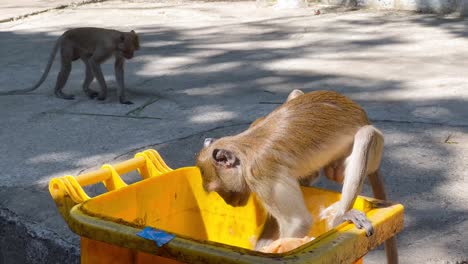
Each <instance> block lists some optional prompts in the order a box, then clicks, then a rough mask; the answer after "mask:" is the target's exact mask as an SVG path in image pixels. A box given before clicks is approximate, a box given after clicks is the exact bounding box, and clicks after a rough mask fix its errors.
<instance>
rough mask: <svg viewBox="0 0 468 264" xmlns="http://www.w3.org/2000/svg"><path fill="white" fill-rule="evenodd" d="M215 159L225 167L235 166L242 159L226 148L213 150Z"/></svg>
mask: <svg viewBox="0 0 468 264" xmlns="http://www.w3.org/2000/svg"><path fill="white" fill-rule="evenodd" d="M213 159H214V160H215V161H216V164H217V165H219V166H223V167H225V168H234V167H236V166H239V164H240V161H239V159H238V158H237V157H236V155H234V153H232V152H231V151H229V150H225V149H215V150H213Z"/></svg>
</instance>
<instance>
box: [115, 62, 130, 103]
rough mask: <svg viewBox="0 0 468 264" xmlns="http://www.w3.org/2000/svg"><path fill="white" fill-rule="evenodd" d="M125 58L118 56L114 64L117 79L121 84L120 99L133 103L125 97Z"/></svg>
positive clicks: (123, 101)
mask: <svg viewBox="0 0 468 264" xmlns="http://www.w3.org/2000/svg"><path fill="white" fill-rule="evenodd" d="M124 62H125V60H124V58H122V57H116V59H115V64H114V71H115V79H116V80H117V84H118V86H119V100H120V103H121V104H133V103H132V102H131V101H129V100H127V98H126V97H125V86H124Z"/></svg>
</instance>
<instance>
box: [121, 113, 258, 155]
mask: <svg viewBox="0 0 468 264" xmlns="http://www.w3.org/2000/svg"><path fill="white" fill-rule="evenodd" d="M251 123H252V122H243V123H236V124H231V125H227V126H217V127H214V128H210V129H207V130H202V131H198V132H196V133H192V134H189V135H187V136H183V137H179V138H173V139H169V140H166V141H162V142H159V143H154V144H148V145H144V146H141V147H137V148H133V149H130V150H128V151H126V152H124V153H122V154H120V155H117V156H115V157H114V158H113V159H112V160H113V161H114V160H117V159H119V158H120V157H123V156H125V155H128V154H129V153H132V152H136V151H140V150H143V149H146V148H150V147H155V146H159V145H162V144H167V143H172V142H177V141H179V140H184V139H188V138H190V137H193V136H196V135H200V134H203V133H207V132H212V131H216V130H218V129H224V128H231V127H236V126H246V125H250V124H251Z"/></svg>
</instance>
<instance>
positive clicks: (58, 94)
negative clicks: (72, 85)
mask: <svg viewBox="0 0 468 264" xmlns="http://www.w3.org/2000/svg"><path fill="white" fill-rule="evenodd" d="M55 96H57V97H58V98H62V99H65V100H73V99H75V96H74V95H71V94H64V93H63V92H61V91H56V92H55Z"/></svg>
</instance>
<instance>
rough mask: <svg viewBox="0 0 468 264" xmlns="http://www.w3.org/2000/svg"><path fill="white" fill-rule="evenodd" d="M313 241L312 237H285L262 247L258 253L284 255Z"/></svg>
mask: <svg viewBox="0 0 468 264" xmlns="http://www.w3.org/2000/svg"><path fill="white" fill-rule="evenodd" d="M312 240H314V237H309V236H305V237H303V238H293V237H286V238H280V239H277V240H275V241H273V242H272V243H271V244H270V245H268V246H265V247H263V248H262V249H261V250H260V251H262V252H264V253H284V252H288V251H290V250H293V249H295V248H297V247H300V246H302V245H304V244H305V243H308V242H310V241H312Z"/></svg>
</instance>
